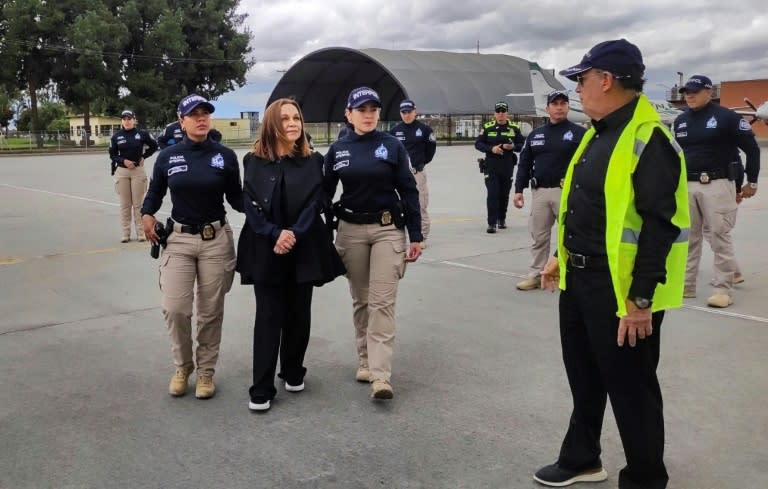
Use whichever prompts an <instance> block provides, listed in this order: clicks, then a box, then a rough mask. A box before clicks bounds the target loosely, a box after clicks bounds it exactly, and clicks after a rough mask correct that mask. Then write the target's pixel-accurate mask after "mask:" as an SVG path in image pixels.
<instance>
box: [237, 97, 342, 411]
mask: <svg viewBox="0 0 768 489" xmlns="http://www.w3.org/2000/svg"><path fill="white" fill-rule="evenodd" d="M303 126H304V124H303V118H302V115H301V112H300V110H299V105H298V104H297V103H296V101H294V100H291V99H286V98H283V99H278V100H276V101H274V102H272V103H271V104H270V105H269V107H267V110H266V111H265V112H264V120H263V122H262V126H261V135H260V137H259V139H258V140H256V142H255V143H254V145H253V151H252V152H251V153H248V154H246V155H245V158H243V184H244V187H245V193H246V199H247V200H246V202H245V215H246V221H245V222H246V225H245V226H244V227H243V231H242V232H241V233H240V239H239V241H238V244H237V246H238V248H237V250H238V253H237V270H238V271H239V272H240V276H241V278H242V282H243V283H244V284H253V290H254V294H255V295H256V303H257V304H258V307H257V308H256V321H255V323H254V327H253V385H252V386H251V388H250V391H249V393H250V397H251V401H250V403H249V404H248V407H249V408H250V409H251V410H254V411H266V410H268V409H269V408H270V403H271V401H272V398H273V397H274V396H275V394H276V392H277V391H276V389H275V369H276V366H277V356H278V352H279V353H280V374H279V377H280V378H282V379H283V380H285V389H286V390H287V391H289V392H301V391H302V390H304V374H305V373H306V372H307V369H306V368H305V367H304V364H303V362H304V354H305V353H306V351H307V344H308V343H309V329H310V322H311V321H310V319H311V313H312V288H313V286H315V285H322V284H324V283H326V282H329V281H331V280H333V279H334V278H336V277H338V276H339V275H343V274H344V266H343V265H342V263H341V260H340V259H339V255H338V254H337V253H336V250H335V249H334V248H333V243H331V240H330V237H329V236H328V234H327V232H326V228H325V224H324V223H323V220H322V218H321V217H320V213H321V211H322V210H323V209H324V208H325V206H326V202H327V200H328V199H327V198H326V197H325V193H324V192H323V189H322V180H323V157H322V156H321V155H320V154H319V153H315V152H313V151H311V149H310V146H309V142H308V141H307V138H306V137H305V135H304V131H303ZM281 337H282V338H281Z"/></svg>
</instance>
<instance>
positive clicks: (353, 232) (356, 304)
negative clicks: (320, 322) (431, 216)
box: [336, 221, 406, 381]
mask: <svg viewBox="0 0 768 489" xmlns="http://www.w3.org/2000/svg"><path fill="white" fill-rule="evenodd" d="M336 249H337V250H338V252H339V255H340V256H341V259H342V261H343V262H344V266H346V267H347V280H348V281H349V291H350V293H351V295H352V308H353V313H352V320H353V322H354V325H355V344H356V346H357V356H358V358H359V360H360V365H361V366H367V367H368V368H369V369H370V371H371V381H373V380H375V379H382V380H387V381H389V379H390V377H391V375H392V349H393V346H394V343H395V302H396V298H397V284H398V281H399V280H400V279H401V278H402V277H403V275H404V274H405V250H406V246H405V231H404V230H402V229H397V228H396V227H395V226H394V225H390V226H381V225H379V224H352V223H349V222H345V221H340V222H339V229H338V234H337V235H336Z"/></svg>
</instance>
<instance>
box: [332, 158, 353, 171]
mask: <svg viewBox="0 0 768 489" xmlns="http://www.w3.org/2000/svg"><path fill="white" fill-rule="evenodd" d="M347 166H349V160H342V161H337V162H336V163H334V164H333V171H339V170H341V169H342V168H344V167H347Z"/></svg>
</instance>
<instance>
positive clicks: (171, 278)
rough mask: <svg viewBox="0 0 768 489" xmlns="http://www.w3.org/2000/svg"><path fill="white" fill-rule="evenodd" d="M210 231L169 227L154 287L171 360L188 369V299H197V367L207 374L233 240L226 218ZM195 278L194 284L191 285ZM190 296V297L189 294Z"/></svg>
mask: <svg viewBox="0 0 768 489" xmlns="http://www.w3.org/2000/svg"><path fill="white" fill-rule="evenodd" d="M214 227H215V228H216V237H215V238H214V239H212V240H209V241H203V239H202V238H201V237H200V235H199V234H185V233H181V232H178V231H179V225H178V224H176V225H174V232H173V233H171V235H170V236H168V247H167V248H165V250H163V255H162V256H161V258H160V290H161V291H162V293H163V298H162V308H163V317H164V318H165V324H166V326H167V327H168V335H169V336H170V339H171V351H172V353H173V363H174V364H175V365H176V367H181V368H184V369H187V370H190V371H191V370H193V369H194V363H193V359H192V303H193V302H194V299H195V298H196V299H197V301H196V302H197V311H196V313H197V351H196V359H197V371H198V374H200V373H204V374H208V375H213V374H214V372H215V368H216V361H217V360H218V358H219V344H220V343H221V324H222V322H223V320H224V295H225V294H226V293H227V292H229V289H230V288H231V287H232V279H233V277H234V274H235V244H234V243H235V242H234V238H233V237H232V229H231V228H230V227H229V224H225V225H224V226H223V227H222V226H221V225H220V224H219V223H216V224H215V225H214ZM195 282H197V290H195ZM195 296H196V297H195Z"/></svg>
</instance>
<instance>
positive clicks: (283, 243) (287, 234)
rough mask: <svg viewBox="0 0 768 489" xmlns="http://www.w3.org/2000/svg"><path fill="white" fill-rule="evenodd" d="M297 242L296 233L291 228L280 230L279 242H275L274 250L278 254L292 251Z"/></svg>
mask: <svg viewBox="0 0 768 489" xmlns="http://www.w3.org/2000/svg"><path fill="white" fill-rule="evenodd" d="M295 244H296V235H294V234H293V231H291V230H290V229H283V230H282V231H280V236H278V237H277V242H276V243H275V247H274V249H273V250H272V251H274V252H275V253H277V254H278V255H285V254H286V253H288V252H289V251H291V249H293V246H294V245H295Z"/></svg>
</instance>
